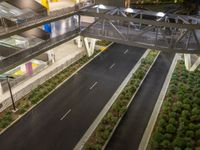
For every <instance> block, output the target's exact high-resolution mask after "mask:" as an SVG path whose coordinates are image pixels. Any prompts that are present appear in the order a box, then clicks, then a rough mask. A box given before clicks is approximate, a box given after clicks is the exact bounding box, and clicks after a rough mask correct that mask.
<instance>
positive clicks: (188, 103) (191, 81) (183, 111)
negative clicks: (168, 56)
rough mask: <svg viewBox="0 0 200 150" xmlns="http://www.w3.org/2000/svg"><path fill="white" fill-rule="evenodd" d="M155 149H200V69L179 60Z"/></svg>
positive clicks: (154, 140)
mask: <svg viewBox="0 0 200 150" xmlns="http://www.w3.org/2000/svg"><path fill="white" fill-rule="evenodd" d="M150 149H152V150H161V149H162V150H200V71H198V70H197V71H195V72H188V71H186V69H185V66H184V62H183V61H180V62H178V64H177V66H176V69H175V71H174V73H173V75H172V79H171V82H170V85H169V88H168V92H167V94H166V96H165V99H164V102H163V105H162V108H161V111H160V114H159V117H158V120H157V123H156V125H155V129H154V132H153V134H152V138H151V143H150Z"/></svg>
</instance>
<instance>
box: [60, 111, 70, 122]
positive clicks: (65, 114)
mask: <svg viewBox="0 0 200 150" xmlns="http://www.w3.org/2000/svg"><path fill="white" fill-rule="evenodd" d="M71 111H72V110H71V109H70V110H68V111H67V112H66V113H65V114H64V115H63V116H62V118H60V120H61V121H62V120H63V119H64V118H65V117H66V116H67V115H68V114H69V113H70V112H71Z"/></svg>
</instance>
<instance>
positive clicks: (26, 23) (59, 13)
mask: <svg viewBox="0 0 200 150" xmlns="http://www.w3.org/2000/svg"><path fill="white" fill-rule="evenodd" d="M94 2H95V1H94V0H88V1H85V2H82V3H79V4H76V5H74V6H73V7H68V8H63V9H59V10H54V11H51V12H49V13H48V14H46V12H44V13H40V14H35V15H34V17H33V18H28V17H25V16H16V19H17V18H22V17H23V18H25V19H24V20H23V21H22V22H21V23H19V22H17V21H16V22H15V25H14V26H11V27H8V25H7V24H6V22H5V20H4V18H1V21H0V24H1V26H0V36H1V35H5V34H8V33H11V32H14V31H17V30H19V29H24V28H26V27H31V26H33V25H37V24H41V23H43V22H44V23H45V22H48V21H49V22H50V21H51V20H53V19H56V18H62V17H64V16H66V15H69V14H72V15H73V14H74V13H76V12H77V11H79V10H81V9H83V8H85V7H88V6H92V5H93V4H94Z"/></svg>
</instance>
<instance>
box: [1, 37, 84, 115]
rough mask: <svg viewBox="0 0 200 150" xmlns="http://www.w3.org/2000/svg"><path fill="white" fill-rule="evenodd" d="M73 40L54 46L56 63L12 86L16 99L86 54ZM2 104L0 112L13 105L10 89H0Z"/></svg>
mask: <svg viewBox="0 0 200 150" xmlns="http://www.w3.org/2000/svg"><path fill="white" fill-rule="evenodd" d="M73 42H74V41H73V40H72V41H69V42H66V43H64V44H62V45H59V46H57V47H56V48H53V49H52V50H53V51H54V52H55V63H53V64H51V65H49V66H47V67H46V68H44V70H43V71H41V72H39V73H38V74H35V75H33V76H32V77H31V78H29V79H27V80H25V81H23V82H21V83H19V84H18V85H16V86H14V87H13V88H12V92H13V95H14V99H15V101H17V100H18V99H20V98H22V97H23V96H24V95H26V94H27V93H28V92H30V91H31V90H32V89H34V88H36V87H37V86H38V85H40V84H41V83H43V82H45V81H46V80H48V79H49V78H51V77H52V76H53V75H55V74H56V73H58V72H60V71H61V70H63V69H64V68H66V67H67V66H69V65H70V64H72V63H73V62H74V61H76V60H78V59H79V58H81V57H82V56H83V55H85V53H86V52H85V50H84V48H78V47H77V45H75V44H74V43H73ZM0 104H2V107H1V108H0V112H1V111H2V110H4V109H5V108H6V107H8V106H10V105H11V99H10V93H9V91H7V92H5V93H2V91H1V89H0Z"/></svg>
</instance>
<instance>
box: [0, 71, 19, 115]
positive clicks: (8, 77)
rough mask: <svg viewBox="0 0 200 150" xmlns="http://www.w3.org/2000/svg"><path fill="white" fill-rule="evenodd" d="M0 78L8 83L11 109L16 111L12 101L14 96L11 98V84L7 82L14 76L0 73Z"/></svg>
mask: <svg viewBox="0 0 200 150" xmlns="http://www.w3.org/2000/svg"><path fill="white" fill-rule="evenodd" d="M0 79H6V82H7V84H8V89H9V92H10V97H11V101H12V106H13V110H14V111H16V106H15V101H14V98H13V93H12V90H11V85H10V82H9V79H14V77H13V76H10V75H6V74H4V75H0Z"/></svg>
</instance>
